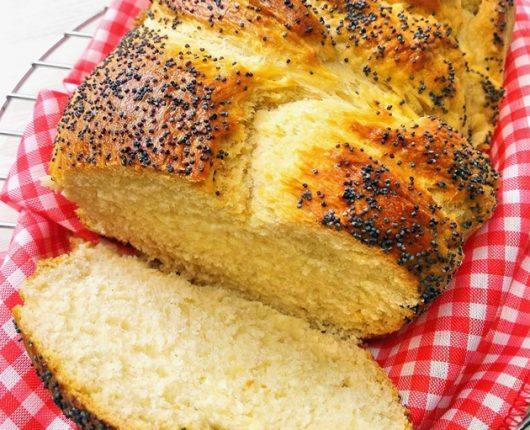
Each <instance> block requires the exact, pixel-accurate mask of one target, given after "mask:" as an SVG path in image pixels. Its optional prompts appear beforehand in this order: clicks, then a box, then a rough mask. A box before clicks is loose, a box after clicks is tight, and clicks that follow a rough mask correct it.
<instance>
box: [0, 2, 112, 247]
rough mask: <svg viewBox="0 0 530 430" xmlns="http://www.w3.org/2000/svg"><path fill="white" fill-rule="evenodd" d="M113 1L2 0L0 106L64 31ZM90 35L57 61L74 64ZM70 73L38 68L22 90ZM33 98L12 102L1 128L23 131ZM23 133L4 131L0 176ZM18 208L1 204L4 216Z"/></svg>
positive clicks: (3, 241) (1, 240) (5, 233)
mask: <svg viewBox="0 0 530 430" xmlns="http://www.w3.org/2000/svg"><path fill="white" fill-rule="evenodd" d="M108 3H109V0H45V1H43V0H18V1H16V0H1V1H0V58H1V59H2V66H1V67H0V105H1V104H3V103H4V100H5V96H6V94H8V93H9V92H11V90H12V89H13V87H14V86H15V85H16V84H17V82H18V81H19V80H20V78H21V77H22V76H23V75H24V73H25V72H26V71H27V70H28V68H29V67H30V64H31V62H32V61H34V60H36V59H38V58H39V57H40V56H41V55H42V54H44V52H46V51H47V50H48V48H50V47H51V46H52V45H53V44H54V43H55V42H56V41H57V40H58V39H59V38H60V37H61V35H62V33H63V32H65V31H68V30H72V29H73V28H74V27H76V26H77V25H79V24H81V23H82V22H83V21H84V20H85V19H87V18H88V17H90V16H92V15H94V14H95V13H97V12H98V11H100V10H101V9H103V7H104V6H106V5H107V4H108ZM86 43H87V40H86V39H80V40H72V41H71V43H69V44H68V45H65V47H64V48H62V49H60V50H59V51H57V52H56V53H55V54H54V56H53V60H54V61H57V62H65V63H70V64H71V63H72V62H73V61H74V60H75V59H76V58H77V57H78V56H79V53H80V52H81V50H82V49H83V48H84V46H85V45H86ZM65 73H66V72H64V71H57V70H54V69H51V70H44V69H42V70H40V69H39V70H38V71H37V73H35V74H34V75H33V76H32V78H31V79H30V80H29V81H28V84H27V85H25V86H24V88H23V90H22V91H21V92H24V93H27V94H36V93H37V92H38V90H39V89H41V88H44V87H47V88H48V87H50V86H51V87H52V88H60V86H61V79H62V77H63V76H64V74H65ZM29 112H31V102H24V101H22V102H21V101H15V102H12V104H11V106H10V108H9V110H8V111H7V114H4V116H3V118H2V119H1V120H0V128H3V129H10V130H22V129H23V128H24V125H25V124H26V123H27V122H28V120H29V118H30V116H29V115H28V113H29ZM18 140H19V139H18V138H6V137H4V136H0V176H5V174H6V173H7V169H8V168H9V166H10V165H11V163H12V160H13V158H14V156H15V154H16V148H17V146H18ZM2 185H3V183H2V182H0V186H2ZM15 220H16V213H15V211H13V210H11V209H9V208H7V207H6V206H5V205H4V204H3V203H0V221H15ZM10 236H11V231H10V230H4V229H0V252H2V251H4V250H5V249H6V247H7V244H8V240H9V238H10Z"/></svg>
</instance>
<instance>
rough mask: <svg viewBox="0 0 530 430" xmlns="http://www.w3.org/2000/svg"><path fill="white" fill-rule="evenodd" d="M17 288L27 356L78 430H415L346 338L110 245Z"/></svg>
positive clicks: (87, 250) (83, 252)
mask: <svg viewBox="0 0 530 430" xmlns="http://www.w3.org/2000/svg"><path fill="white" fill-rule="evenodd" d="M21 294H22V297H23V300H24V304H23V305H22V306H18V307H17V308H15V311H14V314H15V319H16V322H17V324H18V327H19V329H20V331H21V333H22V335H23V337H24V338H25V341H26V344H27V345H28V346H30V347H29V348H28V349H29V351H30V354H31V355H32V358H33V359H34V361H35V363H36V364H37V367H38V369H40V371H41V377H43V379H45V380H47V381H53V382H52V383H50V384H49V385H51V386H50V387H49V388H51V389H52V390H53V391H54V395H55V397H56V400H57V399H59V400H60V401H59V403H60V404H61V405H63V407H64V406H65V405H68V404H70V405H71V404H72V403H71V400H72V399H74V404H75V405H76V406H77V409H76V410H74V411H73V412H72V410H70V416H73V417H74V418H76V420H77V422H78V424H80V425H81V427H82V428H87V429H88V428H94V427H90V426H91V425H97V422H96V421H94V417H97V418H99V419H100V420H101V422H104V423H106V424H105V425H106V426H107V427H97V426H96V427H95V428H116V429H124V430H125V429H142V430H145V429H157V430H158V429H159V430H162V429H168V430H174V429H183V428H186V429H187V430H194V429H219V430H220V429H245V430H246V429H293V430H294V429H297V430H298V429H323V428H328V429H330V428H334V429H367V430H368V429H404V428H410V427H409V423H408V421H407V418H406V414H405V411H404V409H403V407H402V406H401V405H400V404H399V401H398V396H397V391H396V390H395V388H394V387H393V386H392V384H391V382H390V381H389V380H388V378H387V377H386V375H385V374H384V373H383V372H382V370H381V369H380V368H379V367H378V366H377V364H376V363H375V362H374V361H373V359H372V358H371V356H370V355H369V354H368V352H366V351H365V350H363V349H361V348H360V347H358V346H356V345H355V344H353V343H352V342H349V341H344V340H338V339H337V338H335V337H333V336H331V335H329V334H323V333H321V332H319V331H316V330H313V329H311V328H310V327H309V326H308V324H307V323H306V322H304V321H302V320H301V319H298V318H293V317H290V316H285V315H282V314H280V313H279V312H277V311H276V310H273V309H272V308H270V307H268V306H265V305H263V304H260V303H258V302H252V301H247V300H244V299H242V298H240V297H239V296H237V295H236V294H235V293H233V292H229V291H227V290H225V289H219V288H214V287H210V286H204V287H196V286H192V285H190V284H189V283H188V282H187V281H185V280H184V279H183V278H182V277H178V276H176V275H172V274H163V273H161V272H159V271H158V270H156V269H152V268H150V267H148V265H147V263H145V262H143V261H140V260H138V259H137V258H136V257H131V256H123V255H118V254H117V253H116V252H115V251H113V250H111V249H110V248H109V247H107V246H104V245H98V246H96V247H91V246H88V245H80V246H78V248H77V249H76V250H74V251H73V252H72V253H71V254H69V255H65V256H62V257H60V258H58V259H55V260H48V261H44V262H42V263H40V264H39V268H38V270H37V272H36V274H35V275H34V276H33V277H31V278H30V279H29V280H28V281H27V282H26V283H25V285H24V286H23V288H22V292H21ZM43 363H45V364H46V365H45V366H44V365H43ZM44 369H45V370H46V371H45V370H44ZM43 373H45V374H44V375H43ZM54 387H55V389H54ZM59 389H60V391H61V393H62V394H61V395H59ZM69 401H70V403H68V402H69ZM83 410H84V412H82V411H83ZM100 425H103V424H100Z"/></svg>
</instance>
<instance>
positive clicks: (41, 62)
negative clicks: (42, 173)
mask: <svg viewBox="0 0 530 430" xmlns="http://www.w3.org/2000/svg"><path fill="white" fill-rule="evenodd" d="M106 9H107V8H104V9H102V10H100V11H99V12H97V13H96V14H94V15H92V16H91V17H90V18H88V19H86V20H85V21H83V22H82V23H81V24H79V25H78V26H77V27H75V28H74V29H73V30H70V31H65V32H64V33H63V34H62V36H61V37H60V39H59V40H58V41H57V42H55V43H54V44H53V45H52V46H51V47H50V48H49V49H48V50H47V51H46V52H45V53H44V54H43V55H42V56H41V57H40V58H38V59H37V60H35V61H33V62H32V63H31V66H30V67H29V69H28V70H27V71H26V73H25V74H24V76H22V78H21V79H20V80H19V81H18V83H17V84H16V85H15V87H14V88H13V90H12V91H11V92H10V93H9V94H7V95H6V99H5V101H4V103H3V104H2V106H1V107H0V120H1V119H2V118H3V117H4V116H5V114H6V113H7V112H8V110H9V108H10V107H11V105H12V102H13V100H23V101H29V102H35V100H37V95H36V94H35V95H34V94H24V93H22V92H20V90H21V88H22V87H23V86H24V84H25V83H27V82H28V81H29V80H30V79H31V77H32V76H33V75H34V73H35V72H36V70H37V69H39V68H50V69H56V70H70V69H72V65H70V64H66V63H59V62H55V61H50V60H49V58H50V57H51V56H52V54H53V53H54V52H56V50H57V49H58V48H60V47H62V46H64V45H66V44H68V43H69V41H70V40H71V39H74V38H75V39H86V40H89V39H91V38H92V34H90V33H89V32H87V31H86V28H87V27H88V26H90V25H93V24H95V23H97V22H98V21H99V20H100V19H101V17H102V16H103V14H104V13H105V11H106ZM33 105H34V103H28V105H27V107H26V108H27V110H28V112H31V111H32V110H33ZM22 134H23V132H22V130H17V129H16V128H11V127H7V128H5V127H0V136H7V137H14V138H17V137H22ZM13 161H14V160H13ZM5 180H6V173H4V172H2V173H1V174H0V182H3V181H5ZM15 226H16V223H14V222H10V221H6V220H2V219H0V229H13V228H15Z"/></svg>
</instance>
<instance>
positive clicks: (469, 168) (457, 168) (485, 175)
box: [352, 117, 498, 237]
mask: <svg viewBox="0 0 530 430" xmlns="http://www.w3.org/2000/svg"><path fill="white" fill-rule="evenodd" d="M352 127H353V129H354V130H355V131H356V132H357V133H359V134H360V135H361V136H363V137H364V138H365V139H368V140H369V141H371V142H372V143H373V144H374V145H380V147H382V148H384V150H385V153H384V155H383V157H382V160H381V161H382V162H383V163H385V164H387V165H389V166H392V167H395V169H396V170H397V171H400V170H401V171H402V174H403V173H404V174H405V175H409V176H410V177H412V178H415V179H417V180H419V181H421V182H422V188H423V189H425V192H424V195H429V194H432V195H433V197H434V199H435V200H436V201H437V202H438V204H440V205H441V206H442V207H443V209H444V211H445V212H446V214H447V215H448V216H449V217H451V218H452V219H454V220H455V221H457V222H458V224H459V229H460V231H461V232H462V234H463V236H464V237H467V236H469V235H470V234H471V233H472V232H474V231H475V230H476V229H477V228H478V227H480V226H481V225H482V223H483V222H484V221H485V220H486V219H488V218H489V217H490V216H491V214H492V212H493V210H494V206H493V205H492V201H493V200H494V199H495V192H496V190H497V187H498V175H497V173H496V172H495V171H494V170H493V169H491V168H490V166H489V163H488V159H487V158H486V157H485V155H484V154H482V153H481V152H479V151H475V150H473V148H471V147H470V146H469V144H468V143H467V142H466V141H465V139H464V137H462V136H461V135H460V134H459V133H458V132H456V131H455V130H453V129H452V128H451V127H450V126H449V125H448V124H446V123H444V122H441V121H439V120H438V119H436V118H432V117H430V118H423V119H421V120H420V121H419V122H417V123H414V124H408V125H406V126H405V125H401V126H400V127H399V128H392V127H386V128H378V127H373V128H368V127H365V126H362V125H360V124H358V123H353V124H352ZM419 197H421V196H419ZM446 202H447V203H448V202H450V206H449V205H447V204H446Z"/></svg>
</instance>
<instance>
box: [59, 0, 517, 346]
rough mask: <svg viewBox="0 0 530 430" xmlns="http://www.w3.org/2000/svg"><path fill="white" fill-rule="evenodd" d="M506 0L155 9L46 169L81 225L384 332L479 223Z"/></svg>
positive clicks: (412, 310) (69, 121)
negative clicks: (71, 203) (74, 208)
mask: <svg viewBox="0 0 530 430" xmlns="http://www.w3.org/2000/svg"><path fill="white" fill-rule="evenodd" d="M512 6H513V5H512V4H511V2H509V1H489V0H488V1H486V0H484V1H482V2H471V1H467V2H462V3H461V2H460V1H456V0H455V1H435V2H426V1H419V0H416V1H409V2H394V1H392V2H384V1H379V0H368V1H351V0H344V1H342V0H328V1H323V0H308V1H301V0H289V1H283V0H282V1H279V0H278V1H277V0H230V1H229V0H219V1H215V2H207V1H202V0H156V1H154V2H153V5H152V7H151V8H150V9H149V11H148V12H146V13H145V14H144V16H143V17H142V18H141V19H140V20H139V23H138V25H137V27H136V28H134V29H133V30H132V31H131V32H130V33H129V34H128V35H127V36H126V37H125V38H124V40H123V41H122V43H121V44H120V45H119V47H118V48H117V49H116V50H115V51H114V52H113V53H112V54H111V55H110V56H109V57H108V59H107V60H105V61H104V63H103V64H101V65H100V66H99V67H98V68H96V70H95V71H94V73H93V74H92V75H91V76H90V77H88V78H87V79H86V81H85V82H84V83H83V84H82V85H81V86H80V87H79V89H78V90H77V91H76V93H75V94H74V95H73V97H72V99H71V101H70V103H69V105H68V107H67V109H66V111H65V114H64V117H63V119H62V120H61V123H60V125H59V130H58V135H57V138H56V141H55V150H54V156H53V160H52V163H51V166H50V172H51V176H52V179H53V182H54V186H55V187H56V188H57V189H59V190H61V191H63V192H64V194H65V195H66V196H67V197H68V198H70V199H71V200H73V201H74V202H76V203H77V204H78V206H79V212H78V213H79V215H80V217H81V219H82V221H83V222H84V223H85V224H86V225H87V226H88V227H89V228H91V229H93V230H94V231H96V232H98V233H100V234H103V235H106V236H110V237H113V238H117V239H119V240H121V241H124V242H129V243H131V244H132V245H133V246H135V247H136V248H138V249H140V250H141V251H143V252H144V253H145V254H146V255H148V256H149V258H151V259H153V260H155V259H156V260H159V261H160V262H161V263H162V265H163V267H165V268H166V269H167V270H176V271H179V272H181V273H182V274H183V275H184V276H186V277H187V278H188V279H191V280H193V281H195V282H197V283H216V284H222V285H224V286H225V287H228V288H232V289H235V290H239V291H240V292H242V293H243V294H244V295H246V296H247V297H249V298H252V299H258V300H261V301H263V302H264V303H267V304H269V305H272V306H274V307H275V308H277V309H279V310H281V311H282V312H284V313H287V314H290V315H296V316H300V317H303V318H306V319H307V320H309V321H310V322H311V323H313V324H314V325H316V326H319V327H321V328H330V329H331V328H333V329H336V330H339V331H341V332H343V333H347V334H351V335H354V336H357V337H358V336H360V337H370V336H374V335H380V334H384V333H388V332H391V331H394V330H396V329H398V328H400V327H401V326H402V325H403V324H404V323H405V322H406V321H408V320H410V319H411V318H413V317H414V316H415V315H416V314H417V313H418V312H420V311H421V310H422V309H423V308H424V306H425V305H426V304H428V303H429V302H431V301H432V300H433V299H434V298H435V297H436V296H437V295H438V294H439V293H440V292H441V291H442V290H443V289H444V287H445V286H446V285H447V283H448V281H449V280H450V278H451V276H452V274H453V273H454V272H455V270H456V269H457V267H458V265H459V263H460V261H461V259H462V243H463V240H464V239H465V238H466V237H467V236H468V235H469V234H471V233H472V232H473V231H475V230H476V229H477V228H478V227H480V225H481V224H482V223H483V222H484V220H486V219H487V218H488V217H489V216H490V215H491V213H492V211H493V209H494V206H495V197H494V194H495V189H496V186H497V175H496V173H495V172H494V171H493V169H492V168H491V166H490V164H489V162H488V159H487V157H486V156H485V155H484V154H482V153H481V152H480V151H479V150H478V149H477V147H482V148H484V147H486V146H487V142H488V139H489V136H490V135H491V130H492V128H493V126H494V123H495V119H496V112H497V104H498V101H499V99H500V98H501V96H502V87H501V79H502V67H503V64H504V55H505V51H506V46H507V45H508V41H509V37H510V31H511V23H512V21H513V8H512Z"/></svg>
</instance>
